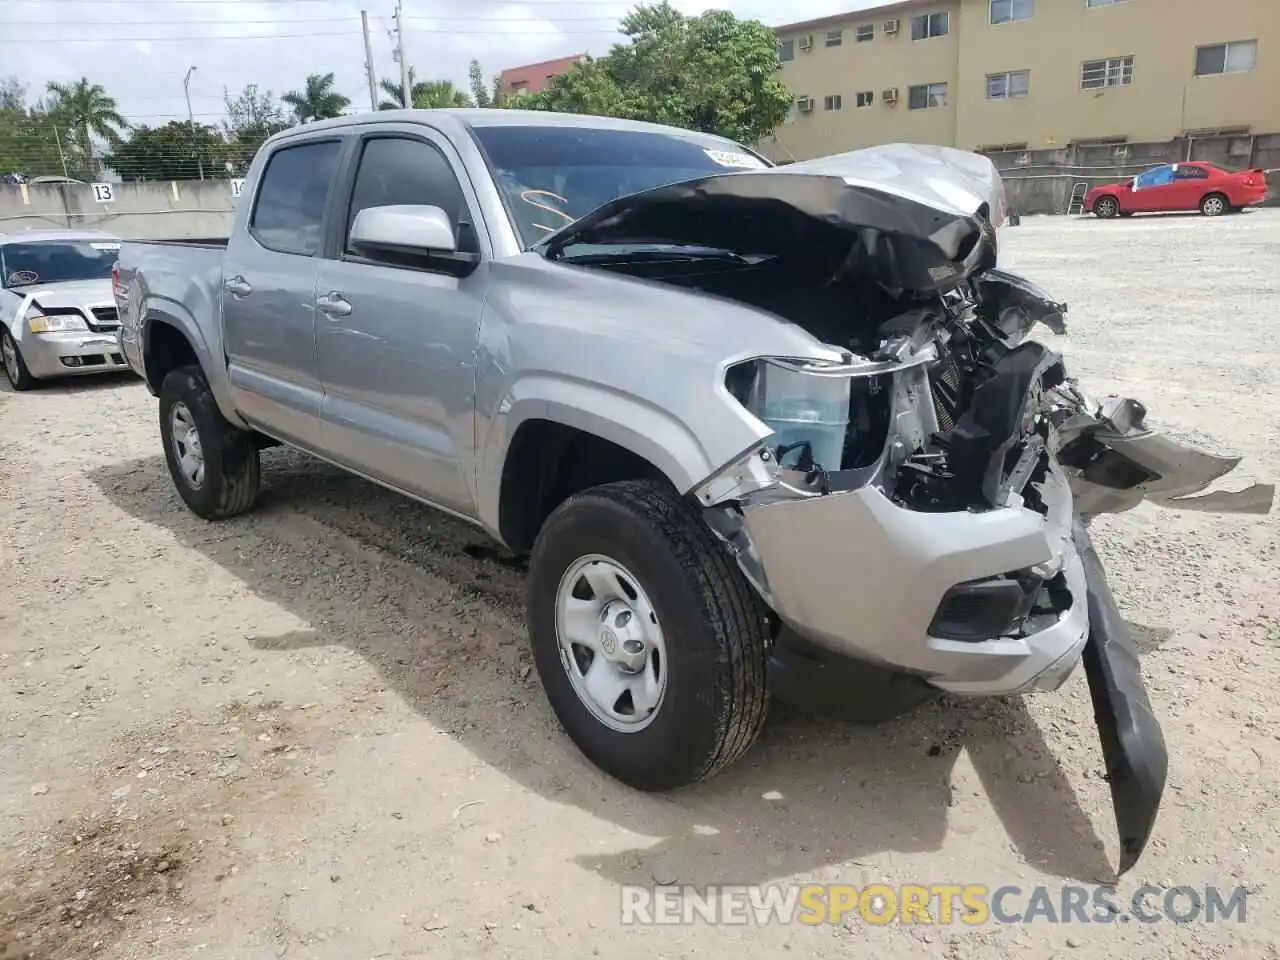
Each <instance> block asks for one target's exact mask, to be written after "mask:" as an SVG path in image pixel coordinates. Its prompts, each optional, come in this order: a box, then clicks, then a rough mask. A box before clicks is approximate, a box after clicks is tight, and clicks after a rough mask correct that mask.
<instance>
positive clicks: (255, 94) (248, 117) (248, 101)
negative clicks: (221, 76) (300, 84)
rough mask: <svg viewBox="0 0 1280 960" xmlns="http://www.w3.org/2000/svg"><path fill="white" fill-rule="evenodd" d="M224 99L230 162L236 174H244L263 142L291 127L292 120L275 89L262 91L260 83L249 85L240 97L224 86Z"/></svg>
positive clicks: (224, 123)
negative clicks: (259, 87) (275, 94)
mask: <svg viewBox="0 0 1280 960" xmlns="http://www.w3.org/2000/svg"><path fill="white" fill-rule="evenodd" d="M222 101H223V103H224V104H225V105H226V110H227V119H226V120H225V121H224V122H223V125H222V126H223V130H224V131H225V133H226V138H227V142H228V144H229V148H228V152H227V163H229V164H230V165H231V166H230V171H231V172H232V173H233V174H242V173H244V172H245V170H247V169H248V168H249V164H250V162H252V160H253V156H254V154H256V153H257V152H258V148H259V147H261V146H262V144H263V142H264V141H265V140H266V139H267V138H268V137H270V136H273V135H274V134H277V133H279V132H280V131H281V130H284V129H287V128H288V126H289V121H288V120H287V119H286V118H285V115H284V108H283V107H281V106H280V103H279V101H278V100H276V98H275V96H274V95H273V94H272V93H271V91H270V90H267V91H260V90H259V89H258V85H257V84H256V83H250V84H248V85H247V86H245V88H244V89H243V90H242V91H241V92H240V95H239V96H236V97H232V96H231V92H230V91H228V90H226V89H225V88H224V89H223V91H222Z"/></svg>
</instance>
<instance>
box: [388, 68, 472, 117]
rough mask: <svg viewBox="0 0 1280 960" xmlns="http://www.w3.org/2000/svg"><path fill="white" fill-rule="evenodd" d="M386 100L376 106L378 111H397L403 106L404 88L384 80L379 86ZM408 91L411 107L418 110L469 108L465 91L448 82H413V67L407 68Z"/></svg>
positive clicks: (469, 100)
mask: <svg viewBox="0 0 1280 960" xmlns="http://www.w3.org/2000/svg"><path fill="white" fill-rule="evenodd" d="M379 86H380V87H382V92H383V93H385V94H386V95H387V99H385V100H383V101H382V102H381V103H379V104H378V109H379V110H399V109H401V108H402V107H403V106H404V87H403V85H401V84H399V83H393V82H392V81H390V80H386V79H384V80H383V81H382V82H381V83H380V84H379ZM409 89H410V90H412V91H413V106H415V107H416V108H418V109H419V110H428V109H431V108H432V107H470V106H472V103H471V98H470V97H469V96H467V93H466V91H465V90H459V89H458V88H457V87H455V86H454V85H453V84H452V83H451V82H450V81H448V80H422V81H418V82H414V79H413V67H410V68H409Z"/></svg>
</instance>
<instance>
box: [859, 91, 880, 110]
mask: <svg viewBox="0 0 1280 960" xmlns="http://www.w3.org/2000/svg"><path fill="white" fill-rule="evenodd" d="M857 102H858V106H860V107H869V106H871V104H873V103H875V102H876V95H875V92H874V91H872V90H859V91H858V101H857Z"/></svg>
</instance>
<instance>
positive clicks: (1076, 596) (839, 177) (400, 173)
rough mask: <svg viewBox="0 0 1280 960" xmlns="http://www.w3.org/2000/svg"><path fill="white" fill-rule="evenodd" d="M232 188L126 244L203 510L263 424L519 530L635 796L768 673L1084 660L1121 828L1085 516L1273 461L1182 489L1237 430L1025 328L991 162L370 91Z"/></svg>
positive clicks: (595, 748)
mask: <svg viewBox="0 0 1280 960" xmlns="http://www.w3.org/2000/svg"><path fill="white" fill-rule="evenodd" d="M243 198H244V199H243V200H242V202H241V203H240V206H239V209H238V211H237V213H236V217H235V221H234V224H233V227H232V231H231V236H230V238H229V240H228V242H227V244H226V246H225V249H222V248H220V247H218V246H216V245H211V244H194V245H191V244H186V245H184V244H177V243H168V244H166V243H156V242H132V241H130V242H126V243H125V244H124V246H123V248H122V250H121V253H120V264H119V275H118V278H117V289H116V297H117V302H118V304H119V307H120V313H121V318H122V323H123V326H122V329H121V343H122V346H123V349H124V352H125V355H126V357H127V358H128V361H129V363H130V364H131V365H132V366H133V368H134V369H135V370H136V371H138V372H139V373H140V374H142V375H143V376H144V377H145V378H146V380H147V384H148V386H149V388H150V390H151V392H152V393H153V394H154V395H156V396H158V397H159V425H160V436H161V441H162V444H163V448H164V452H165V456H166V458H167V461H168V464H169V469H170V472H171V474H172V476H173V481H174V483H175V485H176V488H177V491H178V493H179V494H180V495H181V497H182V499H183V500H184V501H185V502H186V504H187V506H188V507H190V509H191V510H193V511H194V512H195V513H196V514H198V515H200V516H202V517H205V518H208V519H222V518H226V517H231V516H234V515H235V514H238V513H241V512H243V511H246V510H248V509H249V508H250V507H251V506H252V505H253V503H254V498H255V496H256V494H257V491H258V483H259V451H260V449H262V448H263V447H264V446H269V445H271V444H274V443H286V444H289V445H292V446H295V447H298V448H300V449H302V450H305V451H309V452H310V453H312V454H315V455H316V456H318V457H321V458H324V459H326V460H329V461H331V462H333V463H336V464H339V465H341V466H342V467H344V468H346V469H347V470H350V471H351V472H353V473H356V474H358V475H360V476H363V477H366V478H369V479H371V480H374V481H376V482H378V483H381V484H383V485H385V486H387V487H390V488H392V489H394V490H397V491H400V492H402V493H404V494H406V495H408V496H410V497H414V498H417V499H419V500H422V501H424V502H426V503H429V504H432V505H435V506H437V507H440V508H441V509H443V510H446V511H448V512H450V513H453V514H456V515H458V516H460V517H463V518H465V519H466V520H468V521H470V522H472V523H474V524H476V525H477V526H478V527H479V528H481V529H482V530H484V531H485V532H487V533H488V534H489V535H490V536H491V537H493V538H495V539H497V540H498V541H501V542H502V543H504V544H505V545H506V546H508V547H509V548H510V549H511V550H513V551H515V552H516V553H518V554H526V555H529V557H530V560H529V567H530V569H529V577H528V587H527V590H528V594H527V604H528V605H527V617H528V623H529V633H530V639H531V644H532V650H533V656H534V661H535V664H536V667H537V670H538V674H539V677H540V679H541V681H542V683H543V686H544V689H545V690H546V693H547V696H548V699H549V700H550V703H551V705H552V707H553V709H554V710H555V713H556V715H557V717H558V718H559V719H560V721H561V723H562V724H563V726H564V728H565V729H566V731H567V732H568V734H569V735H570V737H572V739H573V740H574V742H575V743H576V744H577V745H578V746H579V747H580V748H581V749H582V751H583V752H584V753H585V754H586V755H587V756H588V757H589V758H590V759H591V760H592V761H593V762H595V763H596V764H597V765H599V766H600V767H601V768H602V769H604V770H606V771H607V772H609V773H610V774H612V775H614V776H616V777H618V778H619V779H621V780H623V781H624V782H626V783H628V784H631V785H633V786H635V787H638V788H642V789H667V788H672V787H676V786H679V785H681V784H687V783H690V782H692V781H696V780H698V779H701V778H705V777H708V776H710V775H712V774H714V773H715V772H716V771H718V770H720V769H722V768H723V767H724V766H725V765H726V764H728V763H730V762H732V761H734V760H735V759H737V758H738V757H740V756H741V755H742V754H743V753H744V752H745V751H746V749H747V748H748V747H749V746H750V745H751V743H752V742H753V741H754V739H755V737H756V735H757V734H758V732H759V731H760V728H761V724H762V723H763V721H764V717H765V712H766V706H767V703H768V698H769V694H770V693H772V694H776V695H778V696H780V697H784V698H792V699H795V698H799V699H801V700H803V702H804V703H805V704H806V705H808V706H815V705H817V704H820V703H822V702H823V698H824V696H825V698H826V705H827V706H829V707H831V708H832V709H839V708H841V707H845V706H848V705H849V704H850V703H851V702H856V701H858V700H859V699H860V698H863V697H866V696H868V688H871V693H872V694H874V696H875V697H877V698H880V699H882V700H888V701H894V702H896V703H899V704H901V703H904V702H909V701H910V700H911V698H913V697H916V696H918V695H919V694H920V693H921V692H922V691H936V690H946V691H951V692H953V693H958V694H971V695H996V696H1003V695H1011V694H1019V693H1023V692H1026V691H1032V690H1037V689H1054V688H1056V687H1058V686H1060V685H1061V684H1062V682H1063V681H1064V680H1065V678H1066V677H1067V676H1068V674H1070V673H1071V671H1072V670H1073V668H1074V667H1075V666H1076V665H1077V663H1079V662H1080V661H1081V659H1082V658H1083V660H1084V663H1085V667H1086V671H1087V673H1088V676H1089V681H1090V685H1091V687H1092V688H1093V695H1094V698H1095V705H1096V707H1095V708H1096V713H1097V716H1098V724H1099V730H1100V733H1101V737H1102V742H1103V749H1104V753H1105V757H1106V761H1107V766H1108V769H1109V771H1110V783H1111V787H1112V790H1113V793H1114V797H1115V804H1116V814H1117V819H1118V822H1119V826H1120V832H1121V837H1122V843H1123V847H1122V856H1121V861H1122V863H1121V866H1122V869H1127V868H1128V866H1130V865H1131V864H1132V863H1133V862H1134V861H1135V860H1136V859H1137V857H1138V855H1139V853H1140V852H1141V850H1142V848H1143V845H1144V844H1145V843H1146V840H1147V837H1148V835H1149V833H1150V831H1151V827H1152V824H1153V823H1154V819H1155V815H1156V810H1157V808H1158V805H1159V800H1160V795H1161V792H1162V790H1163V784H1164V777H1165V769H1166V764H1167V755H1166V752H1165V747H1164V743H1163V740H1162V738H1161V732H1160V727H1159V724H1158V723H1157V721H1156V720H1155V718H1154V716H1153V714H1152V712H1151V709H1150V704H1149V702H1148V699H1147V695H1146V693H1145V690H1144V687H1143V682H1142V678H1141V674H1140V670H1139V667H1138V662H1137V657H1136V654H1135V653H1134V651H1133V648H1132V644H1131V642H1130V640H1129V638H1128V635H1127V633H1126V631H1125V626H1124V623H1123V621H1122V620H1121V619H1120V617H1119V614H1118V613H1117V611H1116V606H1115V604H1114V602H1113V600H1112V598H1111V595H1110V593H1109V591H1108V587H1107V581H1106V576H1105V574H1104V573H1103V569H1102V566H1101V564H1100V562H1099V560H1098V557H1097V554H1096V553H1095V551H1094V550H1093V548H1092V546H1091V545H1090V542H1089V535H1088V531H1087V528H1086V525H1085V522H1084V520H1085V518H1087V517H1088V516H1091V515H1093V514H1097V513H1102V512H1108V511H1117V510H1123V509H1128V508H1130V507H1133V506H1135V505H1136V504H1138V503H1139V502H1140V501H1142V500H1143V499H1144V498H1146V499H1151V500H1155V501H1156V502H1160V503H1165V504H1173V505H1179V504H1182V505H1190V506H1199V507H1200V508H1202V509H1203V508H1212V509H1222V510H1232V509H1257V510H1261V511H1263V512H1265V511H1266V510H1269V509H1270V502H1271V498H1272V495H1273V491H1272V490H1271V489H1270V488H1263V489H1254V490H1253V491H1252V492H1250V493H1249V494H1247V495H1246V496H1245V497H1244V498H1243V499H1239V498H1237V499H1234V500H1233V498H1232V497H1231V496H1230V495H1224V494H1209V495H1208V497H1209V498H1211V499H1208V500H1206V499H1205V498H1191V499H1190V501H1189V502H1188V501H1183V500H1180V499H1177V498H1182V497H1185V496H1186V495H1187V494H1190V493H1193V492H1196V491H1199V490H1202V489H1203V488H1205V487H1206V486H1207V485H1208V484H1209V483H1210V482H1211V481H1213V480H1214V479H1216V478H1217V477H1219V476H1222V475H1223V474H1225V473H1227V472H1228V471H1230V470H1231V469H1232V468H1233V467H1234V466H1235V465H1236V462H1237V461H1236V460H1233V459H1223V458H1218V457H1213V456H1210V455H1208V454H1205V453H1201V452H1199V451H1197V450H1194V449H1191V448H1188V447H1184V446H1181V445H1179V444H1176V443H1174V442H1172V441H1170V440H1168V439H1166V438H1164V437H1163V436H1161V435H1160V434H1158V433H1156V432H1154V431H1153V430H1151V428H1150V427H1149V426H1147V424H1146V423H1145V420H1144V417H1145V410H1144V408H1143V407H1142V406H1141V405H1140V404H1138V403H1137V402H1135V401H1132V400H1126V399H1121V398H1110V399H1107V400H1104V401H1101V402H1094V401H1093V400H1091V399H1089V398H1088V397H1087V396H1086V395H1085V394H1084V393H1082V392H1081V391H1080V390H1079V389H1078V388H1077V387H1076V385H1075V383H1074V382H1073V381H1072V380H1071V379H1069V378H1068V377H1067V375H1066V372H1065V370H1064V368H1063V365H1062V361H1061V358H1060V357H1059V356H1058V355H1057V354H1056V353H1055V352H1053V351H1052V350H1050V349H1049V348H1048V347H1046V346H1044V345H1043V344H1040V343H1038V342H1036V341H1034V340H1032V339H1029V336H1028V335H1029V334H1030V332H1031V330H1032V328H1033V327H1034V326H1035V325H1036V324H1037V323H1044V324H1046V325H1047V326H1049V327H1050V328H1051V329H1053V330H1056V331H1061V330H1063V329H1064V327H1063V324H1064V314H1065V312H1066V306H1065V305H1064V304H1061V303H1057V302H1055V301H1054V300H1052V299H1051V298H1050V297H1049V296H1048V295H1047V294H1045V293H1044V292H1042V291H1040V290H1039V289H1037V288H1036V287H1035V286H1034V285H1032V284H1030V283H1029V282H1027V281H1026V280H1023V279H1021V278H1019V277H1016V276H1013V275H1011V274H1008V273H1005V272H1003V271H1001V270H999V269H998V268H997V267H996V247H997V236H998V227H999V225H1000V224H1001V222H1002V220H1003V218H1004V211H1005V200H1004V188H1003V185H1002V183H1001V181H1000V179H999V176H998V174H997V173H996V172H995V168H994V167H993V166H992V165H991V163H990V161H988V160H986V159H985V158H983V157H980V156H978V155H976V154H970V153H965V152H961V151H957V150H951V149H949V148H941V147H916V146H911V145H904V144H896V145H891V146H887V147H879V148H874V149H870V150H862V151H855V152H853V153H848V154H842V155H839V156H834V157H829V158H825V159H822V160H815V161H808V162H803V163H794V164H789V165H787V166H786V167H781V168H770V167H769V165H768V164H767V163H766V162H765V161H763V160H761V159H760V158H759V157H758V156H756V155H755V154H753V153H752V152H751V151H749V150H748V149H747V148H745V147H743V146H741V145H739V144H736V143H733V142H730V141H726V140H723V139H720V138H718V137H713V136H708V135H704V134H700V133H694V132H690V131H686V130H676V129H671V128H668V127H661V126H654V125H650V124H643V123H635V122H626V121H621V120H610V119H602V118H596V117H583V116H568V115H557V114H550V113H541V112H529V111H503V110H474V111H468V110H444V111H394V112H391V111H389V112H385V113H379V114H377V115H373V116H360V117H350V118H343V119H337V120H328V121H322V122H319V123H313V124H308V125H305V126H302V127H296V128H294V129H292V130H290V131H287V132H285V133H283V134H279V135H276V136H275V137H273V138H272V139H271V140H269V141H268V142H267V143H266V144H265V145H264V147H263V148H262V149H261V150H260V151H259V154H258V155H257V157H256V158H255V159H254V161H253V164H252V166H251V169H250V170H249V172H248V176H247V179H246V181H245V189H244V193H243ZM860 678H861V680H862V681H866V680H867V678H870V681H869V682H862V684H861V686H859V685H858V683H859V680H860Z"/></svg>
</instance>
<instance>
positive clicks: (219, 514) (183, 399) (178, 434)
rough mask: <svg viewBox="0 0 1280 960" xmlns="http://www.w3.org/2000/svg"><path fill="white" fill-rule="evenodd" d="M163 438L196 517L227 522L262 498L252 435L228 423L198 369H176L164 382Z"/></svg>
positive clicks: (175, 477)
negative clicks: (259, 491)
mask: <svg viewBox="0 0 1280 960" xmlns="http://www.w3.org/2000/svg"><path fill="white" fill-rule="evenodd" d="M160 436H161V439H162V440H163V441H164V456H165V461H166V462H167V463H168V465H169V475H170V476H171V477H172V478H173V484H174V486H175V487H177V488H178V495H179V496H181V497H182V500H183V502H184V503H185V504H186V505H187V506H188V507H189V508H190V509H191V511H192V512H193V513H195V514H196V515H197V516H200V517H203V518H204V519H206V520H223V519H226V518H227V517H234V516H235V515H236V514H239V513H244V512H245V511H246V510H248V509H250V508H251V507H252V506H253V504H254V501H255V500H256V499H257V496H258V480H259V465H258V446H257V444H256V443H255V442H254V441H255V438H254V435H253V433H251V432H250V431H248V430H241V429H239V428H238V427H236V426H234V425H233V424H231V423H229V422H227V420H226V418H225V417H223V416H222V413H221V411H219V410H218V404H217V402H216V401H215V400H214V399H213V393H212V391H211V390H210V389H209V382H208V380H206V379H205V375H204V371H202V370H201V369H200V368H199V367H178V368H177V369H176V370H171V371H170V372H169V373H168V375H167V376H165V378H164V382H163V383H162V384H161V385H160Z"/></svg>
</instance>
